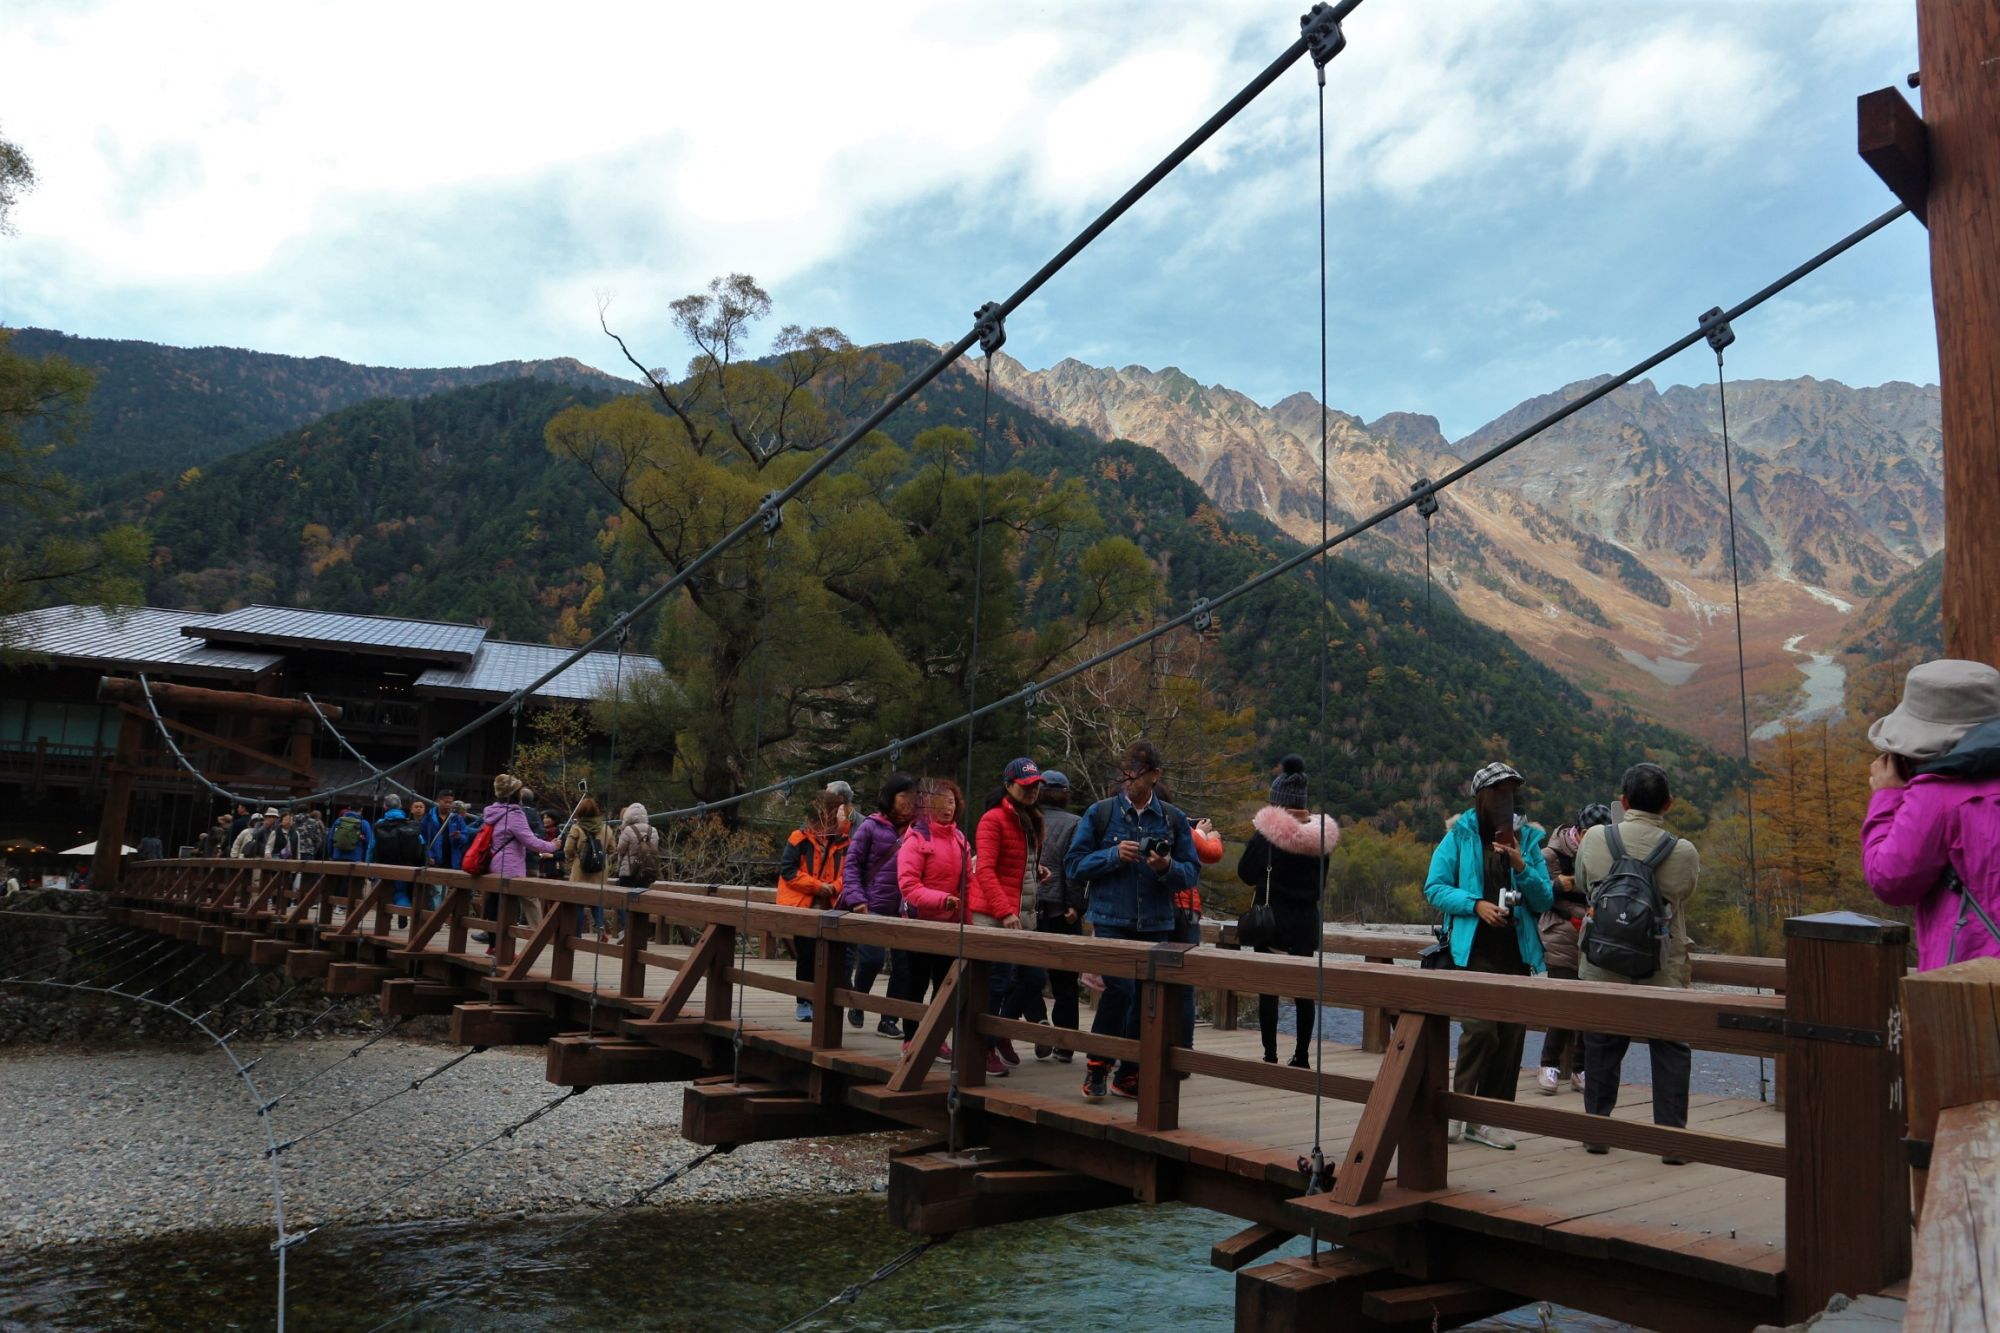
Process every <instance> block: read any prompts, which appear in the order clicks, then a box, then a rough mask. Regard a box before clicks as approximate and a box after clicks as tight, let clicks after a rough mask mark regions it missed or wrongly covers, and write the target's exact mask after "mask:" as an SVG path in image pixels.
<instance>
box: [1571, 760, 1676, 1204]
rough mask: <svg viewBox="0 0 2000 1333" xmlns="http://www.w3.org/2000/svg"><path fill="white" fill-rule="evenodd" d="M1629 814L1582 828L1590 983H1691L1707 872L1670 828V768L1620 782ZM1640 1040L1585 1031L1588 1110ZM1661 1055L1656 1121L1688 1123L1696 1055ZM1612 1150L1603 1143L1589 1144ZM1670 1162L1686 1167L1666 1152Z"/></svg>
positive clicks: (1656, 1056)
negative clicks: (1695, 926)
mask: <svg viewBox="0 0 2000 1333" xmlns="http://www.w3.org/2000/svg"><path fill="white" fill-rule="evenodd" d="M1619 793H1620V794H1619V798H1618V803H1619V804H1620V805H1621V806H1623V807H1624V811H1625V817H1624V818H1623V819H1622V820H1620V821H1619V822H1617V823H1615V824H1600V825H1599V826H1598V827H1596V828H1594V829H1591V830H1590V831H1589V832H1588V833H1586V834H1584V835H1583V841H1582V843H1581V844H1579V845H1578V847H1577V849H1576V878H1577V883H1578V884H1579V885H1580V886H1581V887H1582V889H1583V891H1584V893H1585V895H1586V896H1587V897H1588V898H1589V899H1590V915H1589V916H1588V917H1587V918H1586V919H1585V920H1584V924H1583V933H1582V936H1581V937H1580V939H1579V941H1578V949H1579V951H1580V952H1581V954H1582V957H1581V958H1580V959H1579V960H1578V963H1577V976H1578V978H1579V979H1580V980H1583V981H1609V982H1620V983H1623V984H1626V985H1636V986H1675V987H1681V988H1685V987H1687V986H1688V985H1690V984H1692V980H1693V978H1692V969H1691V967H1690V964H1689V962H1688V933H1687V905H1688V900H1689V899H1691V898H1693V897H1694V891H1695V884H1696V882H1697V881H1698V880H1699V879H1700V878H1701V853H1700V852H1698V851H1696V850H1695V846H1694V844H1693V843H1691V842H1688V841H1687V840H1685V839H1683V838H1676V837H1675V836H1674V835H1673V834H1672V833H1670V832H1668V831H1667V824H1666V813H1667V811H1668V810H1669V809H1671V808H1672V806H1673V803H1674V797H1673V793H1672V791H1671V790H1669V788H1668V784H1667V771H1666V770H1665V769H1663V768H1661V767H1660V766H1659V765H1658V764H1653V763H1640V764H1634V765H1632V767H1630V768H1628V769H1626V770H1625V778H1624V780H1623V781H1622V782H1621V783H1620V784H1619ZM1631 1044H1632V1039H1631V1038H1630V1037H1627V1036H1623V1035H1621V1034H1618V1033H1611V1032H1589V1033H1585V1034H1584V1038H1583V1109H1584V1110H1585V1111H1587V1112H1589V1113H1590V1114H1591V1115H1604V1116H1608V1115H1610V1114H1611V1110H1612V1108H1613V1107H1615V1106H1617V1105H1618V1076H1619V1073H1620V1071H1621V1070H1622V1069H1623V1067H1624V1064H1625V1052H1626V1050H1627V1049H1628V1048H1629V1047H1630V1046H1631ZM1646 1046H1647V1049H1648V1051H1649V1052H1650V1054H1651V1056H1652V1062H1653V1123H1654V1124H1656V1125H1668V1126H1671V1127H1673V1128H1675V1129H1685V1128H1686V1127H1687V1110H1688V1074H1689V1071H1690V1069H1691V1068H1692V1066H1693V1055H1692V1053H1691V1052H1690V1051H1689V1050H1688V1047H1687V1044H1686V1043H1685V1042H1678V1041H1658V1040H1649V1041H1648V1042H1647V1043H1646ZM1585 1146H1586V1147H1588V1148H1589V1150H1590V1151H1591V1152H1594V1153H1601V1152H1604V1151H1606V1149H1605V1147H1604V1145H1603V1144H1601V1143H1593V1144H1587V1145H1585ZM1660 1160H1662V1161H1664V1162H1665V1163H1666V1164H1667V1165H1668V1166H1681V1165H1684V1164H1685V1163H1684V1159H1682V1158H1679V1157H1673V1156H1668V1157H1663V1158H1661V1159H1660Z"/></svg>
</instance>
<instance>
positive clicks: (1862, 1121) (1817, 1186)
mask: <svg viewBox="0 0 2000 1333" xmlns="http://www.w3.org/2000/svg"><path fill="white" fill-rule="evenodd" d="M1909 942H1910V928H1909V927H1908V926H1904V925H1899V924H1897V923H1895V922H1891V921H1878V920H1875V919H1874V918H1872V917H1863V916H1858V915H1856V914H1855V913H1852V912H1829V913H1825V914H1822V915H1819V916H1809V917H1793V918H1792V919H1791V920H1789V921H1787V922H1786V923H1785V962H1786V972H1787V984H1786V1004H1787V1006H1788V1010H1787V1017H1788V1018H1789V1019H1790V1020H1791V1023H1792V1024H1795V1025H1801V1026H1795V1027H1792V1028H1791V1029H1790V1030H1791V1031H1792V1032H1793V1033H1794V1034H1795V1035H1791V1036H1787V1037H1786V1039H1785V1044H1786V1052H1785V1059H1786V1062H1787V1065H1788V1066H1789V1073H1790V1077H1791V1080H1792V1087H1791V1096H1790V1099H1789V1100H1788V1101H1787V1103H1786V1107H1785V1148H1786V1152H1787V1154H1788V1161H1787V1167H1786V1172H1785V1180H1786V1191H1785V1256H1786V1261H1787V1264H1788V1266H1787V1268H1786V1271H1785V1311H1786V1314H1787V1316H1788V1317H1789V1318H1791V1319H1793V1320H1802V1319H1807V1318H1810V1317H1811V1316H1812V1315H1814V1314H1816V1313H1818V1312H1819V1311H1821V1310H1823V1309H1825V1308H1826V1303H1827V1302H1828V1301H1830V1300H1832V1299H1833V1297H1834V1296H1835V1295H1836V1294H1838V1293H1840V1292H1854V1291H1857V1290H1859V1291H1879V1290H1880V1289H1881V1288H1883V1287H1884V1286H1887V1285H1888V1284H1889V1283H1891V1282H1895V1281H1897V1280H1898V1279H1900V1278H1903V1277H1906V1276H1908V1275H1909V1271H1910V1182H1909V1168H1908V1166H1907V1165H1906V1163H1905V1160H1904V1156H1903V1147H1902V1142H1901V1140H1902V1135H1903V1108H1902V1097H1901V1095H1900V1089H1899V1088H1898V1087H1897V1086H1896V1085H1897V1084H1899V1083H1900V1082H1901V1080H1902V1060H1901V1053H1900V1052H1898V1051H1893V1050H1891V1049H1889V1047H1890V1043H1889V1041H1888V1040H1887V1039H1886V1038H1882V1039H1880V1041H1881V1044H1880V1045H1859V1044H1853V1043H1849V1042H1844V1041H1830V1040H1813V1039H1812V1038H1811V1037H1810V1036H1809V1035H1806V1034H1807V1033H1808V1032H1809V1031H1810V1029H1809V1028H1807V1027H1805V1026H1803V1025H1820V1026H1824V1027H1826V1028H1828V1029H1833V1030H1846V1031H1851V1032H1857V1033H1869V1032H1873V1033H1887V1032H1888V1031H1889V1030H1890V1029H1891V1027H1892V1025H1893V1024H1894V1023H1895V1022H1896V1021H1897V1020H1896V1011H1897V1008H1898V1005H1899V1001H1900V999H1901V983H1902V979H1903V963H1904V956H1905V954H1906V952H1907V950H1908V948H1909Z"/></svg>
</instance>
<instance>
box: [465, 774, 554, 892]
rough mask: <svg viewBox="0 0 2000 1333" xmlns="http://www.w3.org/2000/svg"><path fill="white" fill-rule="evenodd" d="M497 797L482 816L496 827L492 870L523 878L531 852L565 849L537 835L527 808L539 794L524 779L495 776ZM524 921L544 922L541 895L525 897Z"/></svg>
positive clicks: (504, 875) (501, 874)
mask: <svg viewBox="0 0 2000 1333" xmlns="http://www.w3.org/2000/svg"><path fill="white" fill-rule="evenodd" d="M493 796H494V801H493V804H491V805H489V806H487V807H486V813H485V814H484V815H482V816H480V818H481V819H482V820H483V821H484V822H485V823H486V824H487V825H488V826H489V827H491V828H492V830H493V866H492V869H491V871H490V873H492V874H495V875H500V876H502V877H504V878H507V879H519V878H521V877H523V876H525V875H526V874H528V853H529V852H537V853H539V854H540V855H542V856H553V855H554V854H555V853H557V852H560V851H561V850H562V844H561V843H559V842H550V841H549V840H548V839H546V838H541V837H537V836H536V835H535V825H534V823H533V822H532V821H531V820H530V819H529V817H528V811H527V807H528V806H530V805H532V804H533V803H534V800H535V794H534V793H533V792H531V791H529V790H528V789H527V788H526V787H523V786H522V785H521V779H519V778H517V777H515V776H514V775H513V774H512V773H502V774H500V776H498V777H496V778H494V779H493ZM521 921H522V924H523V925H527V926H539V925H540V924H541V923H542V903H541V900H540V899H539V898H526V899H523V900H522V904H521Z"/></svg>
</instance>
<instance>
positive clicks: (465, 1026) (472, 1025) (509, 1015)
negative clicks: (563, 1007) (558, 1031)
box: [451, 1001, 556, 1046]
mask: <svg viewBox="0 0 2000 1333" xmlns="http://www.w3.org/2000/svg"><path fill="white" fill-rule="evenodd" d="M555 1028H556V1021H555V1019H553V1018H551V1017H550V1016H549V1015H547V1014H545V1013H542V1012H541V1011H540V1010H536V1009H529V1008H525V1007H523V1006H521V1005H518V1004H493V1003H488V1002H485V1001H476V1002H473V1003H470V1004H461V1005H459V1006H458V1007H457V1008H455V1009H453V1010H452V1011H451V1039H452V1041H453V1042H454V1043H456V1044H457V1045H460V1046H540V1045H541V1044H543V1043H544V1042H546V1041H547V1040H548V1039H549V1038H550V1037H551V1036H552V1035H553V1034H554V1032H555Z"/></svg>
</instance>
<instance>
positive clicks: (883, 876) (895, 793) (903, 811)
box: [834, 773, 917, 1041]
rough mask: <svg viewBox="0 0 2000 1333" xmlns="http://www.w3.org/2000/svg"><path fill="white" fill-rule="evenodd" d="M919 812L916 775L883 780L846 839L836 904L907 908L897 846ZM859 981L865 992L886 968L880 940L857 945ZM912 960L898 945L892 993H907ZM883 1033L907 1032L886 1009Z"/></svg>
mask: <svg viewBox="0 0 2000 1333" xmlns="http://www.w3.org/2000/svg"><path fill="white" fill-rule="evenodd" d="M916 815H917V780H916V778H915V777H913V776H912V775H910V774H908V773H891V774H890V775H889V779H888V781H886V782H884V783H883V784H882V795H881V799H880V803H879V805H878V806H877V807H876V810H875V813H874V814H872V815H870V816H868V818H866V819H864V820H862V821H861V822H860V823H859V824H856V825H855V826H854V832H853V833H851V834H850V835H849V836H848V840H847V862H846V864H845V865H844V866H842V868H841V872H840V897H839V898H837V899H836V900H835V901H834V906H835V907H838V908H841V909H843V910H845V911H849V912H872V913H874V914H875V915H876V916H887V917H898V916H901V915H902V914H903V891H902V889H901V888H900V887H898V885H897V883H896V851H897V848H898V847H899V846H900V845H901V843H902V841H903V834H904V833H906V832H907V831H908V830H909V827H910V821H911V820H913V819H915V818H916ZM853 954H854V985H853V987H852V989H854V990H857V991H862V992H864V993H865V992H866V991H867V990H868V988H869V987H870V986H873V985H874V984H875V978H876V977H877V976H879V975H880V974H881V971H882V961H883V949H882V946H881V945H879V944H862V945H856V946H855V947H854V949H853ZM908 989H909V966H908V960H906V959H905V958H904V957H903V955H902V952H901V951H900V950H898V951H897V952H896V954H895V956H894V957H893V958H892V959H891V960H890V963H889V998H890V999H892V1000H901V999H907V998H908V996H907V995H906V994H905V992H906V991H907V990H908ZM847 1022H848V1024H849V1026H851V1027H857V1028H858V1027H860V1026H861V1022H862V1013H861V1011H860V1010H859V1009H850V1010H848V1011H847ZM875 1031H876V1032H877V1033H878V1034H880V1035H881V1036H884V1037H894V1038H896V1039H897V1040H898V1041H901V1040H902V1038H903V1029H902V1028H901V1027H900V1026H899V1025H898V1024H897V1022H896V1020H895V1019H893V1018H891V1017H889V1016H888V1015H887V1014H884V1015H883V1016H882V1020H881V1021H880V1022H879V1023H877V1024H876V1025H875Z"/></svg>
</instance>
